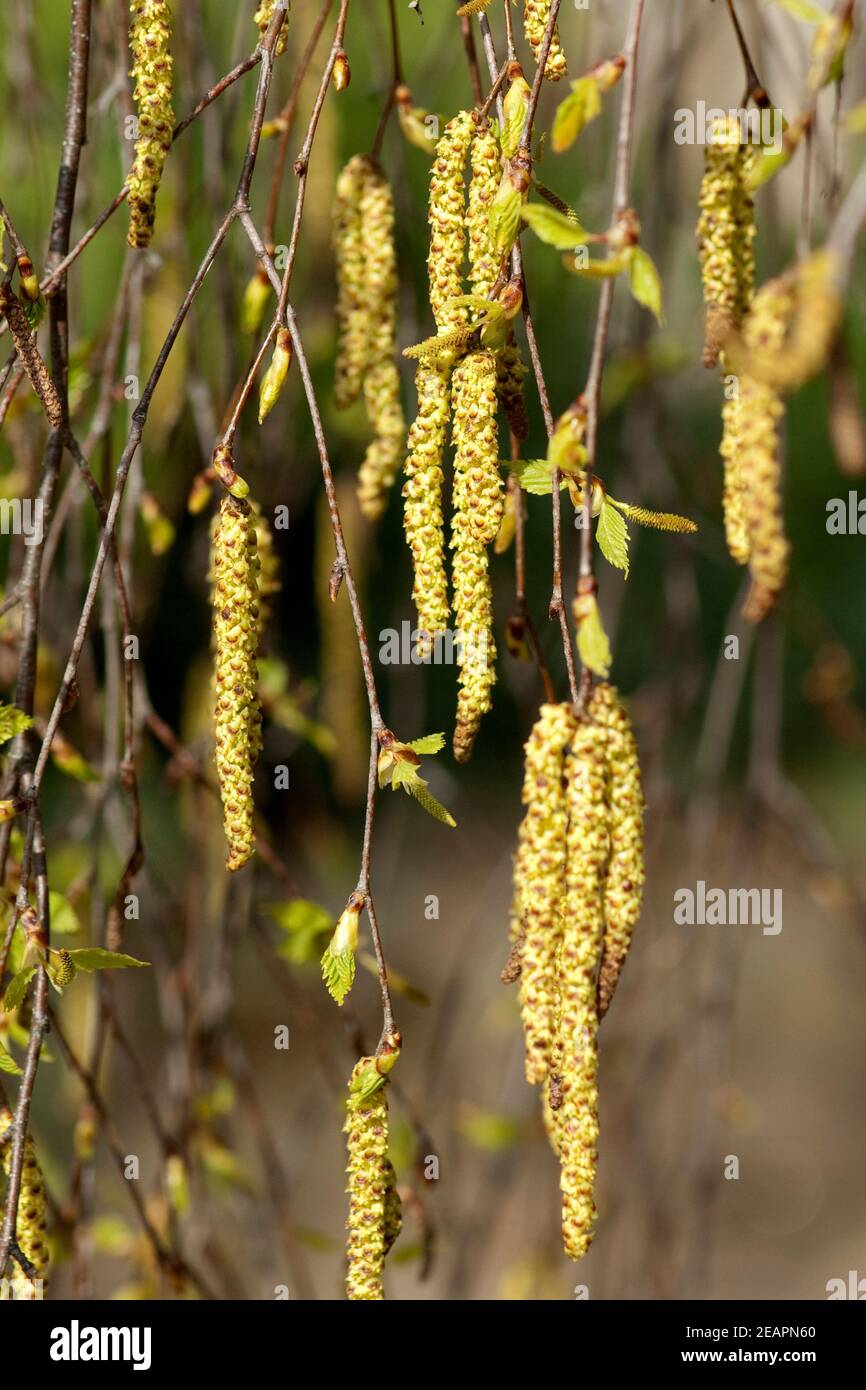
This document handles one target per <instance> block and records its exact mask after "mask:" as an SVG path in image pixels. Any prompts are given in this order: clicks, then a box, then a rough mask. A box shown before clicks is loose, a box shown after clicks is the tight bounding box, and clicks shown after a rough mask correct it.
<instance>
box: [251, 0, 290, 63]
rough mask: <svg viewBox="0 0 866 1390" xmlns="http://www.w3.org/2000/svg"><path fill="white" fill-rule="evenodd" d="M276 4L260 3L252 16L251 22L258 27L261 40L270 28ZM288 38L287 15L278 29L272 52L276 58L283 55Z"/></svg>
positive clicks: (269, 0)
mask: <svg viewBox="0 0 866 1390" xmlns="http://www.w3.org/2000/svg"><path fill="white" fill-rule="evenodd" d="M276 3H277V0H262V3H261V4H260V5H259V8H258V9H257V10H256V12H255V14H254V15H253V20H254V22H255V23H256V24H257V25H258V26H259V30H260V32H261V35H262V38H264V36H265V33H266V32H267V30H268V28H269V27H270V24H271V21H272V19H273V17H274V9H275V7H276ZM288 38H289V16H288V14H287V15H286V17H285V19H284V20H283V25H282V28H281V29H280V32H279V36H278V38H277V43H276V48H275V49H274V52H275V53H276V54H277V56H278V57H279V55H280V54H281V53H285V51H286V44H287V42H288Z"/></svg>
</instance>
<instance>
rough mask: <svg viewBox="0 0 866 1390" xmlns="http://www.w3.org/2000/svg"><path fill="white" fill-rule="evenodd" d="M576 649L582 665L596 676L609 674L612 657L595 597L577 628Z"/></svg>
mask: <svg viewBox="0 0 866 1390" xmlns="http://www.w3.org/2000/svg"><path fill="white" fill-rule="evenodd" d="M577 650H578V653H579V655H580V659H581V661H582V662H583V664H584V666H587V667H588V668H589V670H590V671H594V672H595V674H596V675H597V676H607V675H608V674H609V672H610V668H611V663H612V661H613V657H612V655H611V650H610V642H609V641H608V638H607V633H606V632H605V630H604V627H603V625H602V621H601V614H600V613H599V611H598V603H597V602H596V600H595V599H593V600H592V602H591V603H590V605H589V607H588V611H587V613H586V616H585V617H584V618H583V619H582V621H581V623H580V625H579V627H578V629H577Z"/></svg>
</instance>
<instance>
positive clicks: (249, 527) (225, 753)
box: [211, 496, 261, 870]
mask: <svg viewBox="0 0 866 1390" xmlns="http://www.w3.org/2000/svg"><path fill="white" fill-rule="evenodd" d="M211 569H212V574H213V583H214V586H213V608H214V638H215V643H214V645H215V672H214V686H215V709H214V718H215V730H216V733H215V742H216V765H217V774H218V777H219V784H220V794H221V796H222V803H223V825H224V829H225V837H226V841H227V844H228V858H227V861H226V868H227V869H230V870H235V869H239V868H241V866H242V865H244V864H245V863H246V862H247V860H248V859H249V858H250V856H251V855H252V853H253V850H254V848H255V834H254V830H253V772H254V768H255V763H256V758H257V757H258V754H259V750H260V746H261V711H260V708H259V700H258V690H257V685H258V673H257V668H256V649H257V647H258V641H259V627H258V586H257V580H258V569H259V561H258V556H257V554H256V532H255V526H254V521H253V513H252V509H251V507H250V506H249V504H248V503H247V502H244V501H241V500H239V499H237V498H234V497H231V496H226V497H224V498H223V500H222V502H221V504H220V512H219V518H218V520H217V525H216V528H215V531H214V537H213V549H212V563H211Z"/></svg>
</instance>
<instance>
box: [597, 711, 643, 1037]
mask: <svg viewBox="0 0 866 1390" xmlns="http://www.w3.org/2000/svg"><path fill="white" fill-rule="evenodd" d="M589 714H590V718H592V719H594V720H596V721H597V722H598V723H599V724H601V725H603V726H604V728H605V729H606V730H607V758H608V768H609V775H610V790H609V802H610V817H609V822H608V829H609V831H610V859H609V862H608V867H607V877H606V879H605V884H604V939H603V942H602V950H601V964H600V966H599V972H598V1017H599V1021H600V1020H601V1019H602V1018H604V1015H605V1014H606V1013H607V1010H608V1007H609V1005H610V1001H611V999H612V998H613V994H614V990H615V989H616V986H617V982H618V980H619V976H620V972H621V970H622V967H623V965H624V963H625V958H626V956H627V955H628V950H629V946H630V945H631V938H632V933H633V931H634V928H635V926H636V925H637V921H638V918H639V917H640V910H641V904H642V902H643V886H644V858H643V790H642V788H641V778H640V762H639V759H638V750H637V743H636V741H635V736H634V734H633V732H632V727H631V723H630V721H629V717H628V715H627V713H626V711H625V709H624V708H623V706H622V704H621V703H620V699H619V696H618V694H617V692H616V690H615V689H614V688H613V686H611V685H607V684H600V685H597V686H596V687H595V689H594V691H593V695H592V700H591V702H590V706H589Z"/></svg>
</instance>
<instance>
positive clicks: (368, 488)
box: [358, 163, 406, 521]
mask: <svg viewBox="0 0 866 1390" xmlns="http://www.w3.org/2000/svg"><path fill="white" fill-rule="evenodd" d="M361 237H362V252H363V257H364V290H365V294H366V301H367V305H368V325H367V339H368V342H367V364H368V365H367V372H366V375H365V377H364V403H365V406H366V409H367V418H368V419H369V421H370V424H371V426H372V429H373V434H374V438H373V441H372V443H371V444H370V446H369V447H368V449H367V453H366V455H365V458H364V461H363V463H362V464H361V470H360V474H359V478H358V500H359V502H360V504H361V511H362V512H363V514H364V516H366V517H367V518H368V519H369V520H372V521H375V520H376V519H377V518H378V517H379V516H381V515H382V512H383V511H384V510H385V504H386V502H387V499H388V493H389V491H390V489H391V487H392V485H393V482H394V479H395V478H396V476H397V471H398V469H399V467H400V461H401V459H402V455H403V448H404V444H405V440H406V421H405V418H404V416H403V407H402V404H401V402H400V377H399V374H398V372H397V366H396V362H395V357H396V353H397V289H398V284H397V253H396V250H395V247H394V201H393V198H392V196H391V188H390V185H389V183H388V180H387V179H386V178H385V176H384V174H383V173H382V170H381V169H380V168H379V167H378V166H377V165H374V164H372V163H371V165H370V168H369V171H368V174H367V177H366V179H365V180H364V184H363V187H362V190H361Z"/></svg>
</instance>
